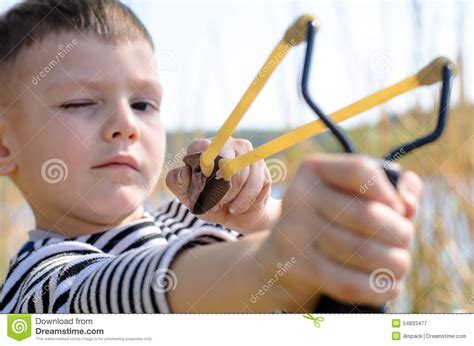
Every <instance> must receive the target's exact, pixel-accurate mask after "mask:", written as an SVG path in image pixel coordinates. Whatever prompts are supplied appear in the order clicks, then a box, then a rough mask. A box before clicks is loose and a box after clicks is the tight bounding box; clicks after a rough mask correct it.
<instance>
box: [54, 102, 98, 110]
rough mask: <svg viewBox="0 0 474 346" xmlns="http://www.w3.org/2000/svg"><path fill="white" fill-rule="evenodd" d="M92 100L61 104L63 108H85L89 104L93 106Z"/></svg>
mask: <svg viewBox="0 0 474 346" xmlns="http://www.w3.org/2000/svg"><path fill="white" fill-rule="evenodd" d="M92 105H93V103H92V102H78V103H66V104H63V105H61V108H64V109H77V108H83V107H87V106H92Z"/></svg>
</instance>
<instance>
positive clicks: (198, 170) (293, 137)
mask: <svg viewBox="0 0 474 346" xmlns="http://www.w3.org/2000/svg"><path fill="white" fill-rule="evenodd" d="M318 25H319V23H318V22H317V21H316V20H315V18H314V17H312V16H310V15H303V16H301V17H300V18H299V19H298V20H297V21H296V22H295V23H294V24H293V25H291V26H290V27H289V28H288V30H287V31H286V33H285V35H284V37H283V38H282V39H281V41H280V42H279V43H278V44H277V46H276V47H275V48H274V49H273V51H272V53H271V54H270V56H269V58H268V59H267V61H266V62H265V64H264V65H263V67H262V68H261V69H260V71H259V72H258V74H257V76H256V77H255V79H254V80H253V82H252V83H251V84H250V86H249V87H248V89H247V91H246V92H245V93H244V95H243V96H242V98H241V99H240V101H239V103H238V104H237V106H236V107H235V108H234V110H233V111H232V113H231V114H230V115H229V117H228V118H227V120H226V121H225V123H224V124H223V125H222V127H221V128H220V129H219V131H218V132H217V134H216V136H215V137H214V139H213V140H212V142H211V144H210V145H209V147H208V148H207V149H206V151H204V152H203V153H202V154H201V153H194V154H189V155H187V156H186V157H185V158H184V162H185V163H186V164H187V165H188V166H190V167H191V170H192V177H191V185H190V188H189V190H188V195H189V199H190V204H191V211H192V213H193V214H197V215H198V214H203V213H205V212H207V211H208V210H209V209H211V208H212V207H213V206H215V205H216V204H217V203H218V202H219V201H220V200H221V199H222V197H224V195H225V193H226V192H227V191H228V190H229V189H230V186H231V184H230V180H231V178H232V176H233V175H234V174H236V173H237V172H239V171H240V170H241V169H243V168H245V167H247V166H249V165H251V164H253V163H255V162H257V161H259V160H261V159H265V158H268V157H270V156H272V155H274V154H276V153H279V152H281V151H283V150H285V149H287V148H290V147H291V146H293V145H296V144H298V143H300V142H302V141H304V140H306V139H308V138H310V137H312V136H315V135H317V134H319V133H321V132H322V131H324V130H326V129H327V128H328V129H329V130H330V131H331V132H332V133H333V134H334V135H335V136H336V138H337V139H338V141H339V142H340V143H341V145H342V146H343V148H344V150H345V152H347V153H355V152H356V149H355V146H354V145H353V143H352V141H351V140H350V139H349V138H348V137H347V135H346V134H344V133H343V131H342V130H341V129H340V128H339V127H338V126H337V123H340V122H342V121H344V120H347V119H349V118H351V117H353V116H355V115H357V114H359V113H361V112H364V111H366V110H369V109H371V108H373V107H375V106H377V105H380V104H382V103H384V102H386V101H388V100H390V99H392V98H394V97H396V96H398V95H401V94H403V93H405V92H408V91H410V90H413V89H415V88H417V87H420V86H426V85H431V84H434V83H437V82H439V81H442V87H441V99H440V106H439V111H438V121H437V125H436V128H435V129H434V131H432V132H430V133H428V134H426V135H423V136H420V137H419V138H416V139H414V140H413V141H411V142H408V143H405V144H403V145H400V146H399V147H397V148H395V149H393V150H392V151H390V152H389V153H388V154H386V155H385V157H384V159H383V160H382V162H381V163H382V168H383V170H384V171H385V173H386V174H387V177H388V178H389V180H390V182H391V183H392V184H393V186H394V187H396V185H397V180H398V175H399V172H398V170H397V169H396V168H395V167H394V165H393V164H392V162H393V161H395V160H398V159H399V158H400V157H401V156H403V155H405V154H407V153H408V152H410V151H412V150H414V149H416V148H419V147H421V146H423V145H425V144H428V143H431V142H433V141H435V140H436V139H437V138H439V137H440V136H441V134H442V132H443V130H444V128H445V125H446V118H447V113H448V104H449V94H450V88H451V80H452V77H453V75H454V64H453V63H452V62H451V61H450V60H449V59H447V58H444V57H440V58H437V59H435V60H433V61H432V62H431V63H430V64H428V65H427V66H425V67H424V68H422V69H421V70H420V71H418V72H417V73H415V74H413V75H411V76H409V77H407V78H405V79H403V80H401V81H399V82H398V83H395V84H393V85H391V86H389V87H386V88H384V89H381V90H379V91H376V92H374V93H372V94H370V95H368V96H366V97H364V98H362V99H360V100H358V101H356V102H354V103H352V104H350V105H348V106H346V107H344V108H342V109H340V110H338V111H336V112H334V113H332V114H331V115H330V116H327V115H325V114H324V112H323V111H322V110H321V109H320V108H319V107H318V105H317V104H316V103H315V102H314V100H313V99H312V98H311V96H310V94H309V91H308V78H309V73H310V66H311V57H312V51H313V43H314V37H315V34H316V31H317V29H318ZM304 40H307V46H306V54H305V60H304V67H303V76H302V82H301V88H302V92H303V97H304V99H305V101H306V103H307V104H308V105H309V107H310V108H311V109H312V110H313V111H314V112H315V113H316V114H317V115H318V118H319V119H316V120H314V121H312V122H310V123H308V124H306V125H303V126H300V127H297V128H295V129H293V130H291V131H289V132H287V133H285V134H283V135H281V136H280V137H277V138H275V139H273V140H271V141H269V142H267V143H265V144H263V145H261V146H259V147H258V148H256V149H254V150H252V151H250V152H247V153H246V154H244V155H241V156H238V157H236V158H234V159H224V158H222V157H220V156H219V155H218V153H219V152H220V151H221V149H222V147H223V146H224V144H225V143H226V141H227V140H228V139H229V137H230V136H231V134H232V133H233V132H234V130H235V128H236V127H237V125H238V124H239V122H240V120H241V119H242V117H243V116H244V114H245V112H246V111H247V110H248V108H249V107H250V105H251V104H252V102H253V101H254V100H255V98H256V97H257V96H258V94H259V92H260V91H261V90H262V88H263V86H264V85H265V83H266V82H267V80H268V79H269V78H270V76H271V74H272V73H273V71H274V70H275V69H276V67H277V66H278V64H279V63H280V62H281V61H282V60H283V58H284V57H285V56H286V54H287V53H288V51H289V50H290V49H291V48H292V47H293V46H296V45H298V44H299V43H301V42H303V41H304ZM217 171H220V174H221V175H222V179H216V177H215V176H216V173H217ZM316 311H318V312H383V311H384V308H370V307H363V306H357V307H354V306H352V305H347V304H342V303H339V302H336V301H334V300H332V299H331V298H328V297H324V296H323V297H321V299H320V301H319V305H318V307H317V308H316Z"/></svg>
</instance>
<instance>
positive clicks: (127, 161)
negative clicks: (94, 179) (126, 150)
mask: <svg viewBox="0 0 474 346" xmlns="http://www.w3.org/2000/svg"><path fill="white" fill-rule="evenodd" d="M92 168H94V169H97V168H107V169H115V170H117V169H120V170H123V169H125V170H129V169H133V170H135V171H137V172H138V171H139V169H138V162H137V160H136V159H135V158H134V157H133V156H131V155H129V154H119V155H116V156H114V157H111V158H110V159H108V160H105V161H104V162H102V163H100V164H98V165H96V166H94V167H92Z"/></svg>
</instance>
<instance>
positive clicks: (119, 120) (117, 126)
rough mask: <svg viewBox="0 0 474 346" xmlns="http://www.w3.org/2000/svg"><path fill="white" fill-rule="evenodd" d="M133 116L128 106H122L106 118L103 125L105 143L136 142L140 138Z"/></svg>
mask: <svg viewBox="0 0 474 346" xmlns="http://www.w3.org/2000/svg"><path fill="white" fill-rule="evenodd" d="M135 117H136V116H135V114H134V113H133V110H132V109H131V108H130V106H129V105H128V103H127V104H122V105H120V106H119V107H117V108H116V109H115V110H114V111H112V113H111V114H110V115H109V116H108V119H107V121H106V123H105V127H104V131H103V136H104V139H105V140H106V141H113V140H130V141H133V142H135V141H137V140H138V138H140V129H139V128H138V125H137V122H136V119H135Z"/></svg>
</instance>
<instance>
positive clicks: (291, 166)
mask: <svg viewBox="0 0 474 346" xmlns="http://www.w3.org/2000/svg"><path fill="white" fill-rule="evenodd" d="M16 2H17V1H5V0H2V1H1V2H0V11H1V12H3V11H5V10H7V9H8V8H9V7H11V6H12V5H14V4H15V3H16ZM123 2H124V3H126V4H127V5H129V6H130V7H131V8H132V9H133V10H134V11H135V12H136V13H137V15H138V16H139V17H140V18H141V20H142V21H143V22H144V23H145V25H146V27H147V28H148V30H149V31H150V33H151V35H152V37H153V39H154V41H155V45H156V54H155V64H154V66H155V68H156V69H157V70H158V72H159V74H160V76H161V77H160V78H161V80H162V84H163V86H164V100H163V107H162V117H163V122H164V124H165V126H166V128H167V131H168V137H167V155H166V163H165V167H164V170H163V172H162V174H161V179H160V181H159V183H158V186H157V188H156V191H155V193H154V194H153V196H152V197H151V198H150V202H149V203H150V204H151V205H152V206H153V207H156V206H158V205H159V204H160V203H162V202H163V201H165V200H167V199H169V198H170V197H171V196H170V194H169V191H167V189H166V186H165V185H164V179H163V178H164V177H165V176H166V173H167V172H168V171H169V170H170V169H171V168H173V167H175V166H178V165H181V164H182V158H183V157H184V155H185V153H186V147H187V146H188V144H189V142H190V141H191V140H192V139H193V138H198V137H211V136H213V135H214V133H215V132H216V131H217V130H218V129H219V127H220V126H221V125H222V123H223V122H224V121H225V119H226V118H227V116H228V115H229V114H230V112H231V111H232V109H233V107H234V106H235V105H236V103H237V102H238V101H239V99H240V97H241V96H242V94H243V92H244V91H245V90H246V88H247V86H248V85H249V84H250V83H251V82H252V80H253V79H254V77H255V75H256V73H257V72H258V70H259V68H260V67H261V66H262V64H263V63H264V62H265V60H266V58H267V57H268V54H269V53H270V51H271V50H272V49H273V47H274V45H276V43H277V42H278V41H279V40H280V38H281V37H282V35H283V33H284V32H285V30H286V28H287V27H288V26H289V25H290V24H291V23H293V21H294V20H295V19H296V18H297V17H298V16H299V15H301V14H303V13H310V14H313V15H315V16H316V17H317V18H318V19H319V21H320V23H321V27H320V30H319V32H318V34H317V37H316V42H315V50H314V62H313V67H312V74H311V76H310V90H311V92H312V94H313V95H314V97H315V100H316V101H317V102H318V103H319V104H320V106H321V108H322V109H323V110H325V111H326V112H328V113H331V112H333V111H336V110H338V109H340V108H342V107H343V106H346V105H348V104H350V103H351V102H353V101H356V100H358V99H359V98H361V97H364V96H366V95H368V94H370V93H372V92H374V91H376V90H378V89H380V88H382V87H384V86H388V85H390V84H393V83H394V82H397V81H399V80H401V79H403V78H405V77H407V76H408V75H410V74H412V73H414V72H416V71H417V70H419V69H420V68H421V67H423V66H424V65H426V64H427V63H429V62H430V61H431V60H433V59H434V58H436V57H438V56H440V55H442V56H446V57H448V58H450V59H451V60H452V61H453V62H455V63H456V65H457V67H458V74H457V76H456V78H455V80H454V84H453V88H452V94H451V105H450V110H449V118H448V124H447V129H446V132H445V133H444V135H443V136H442V138H441V139H439V140H438V141H437V142H435V143H434V144H431V145H428V146H426V147H423V148H421V149H419V150H416V151H415V152H413V153H410V154H409V155H407V156H406V157H403V158H402V160H401V162H400V163H401V164H402V165H403V167H404V168H405V169H410V170H413V171H415V172H416V173H418V174H419V175H420V176H421V177H422V178H423V180H424V182H425V193H424V197H423V201H422V204H421V205H420V208H419V212H418V215H417V218H416V222H417V230H418V232H417V234H416V240H415V242H414V245H413V249H412V253H413V256H414V258H413V269H412V271H411V274H410V275H409V277H408V278H407V281H406V287H405V291H404V293H403V294H402V296H401V297H400V298H398V299H397V300H396V301H394V302H392V303H391V306H390V309H391V310H392V311H394V312H462V311H468V312H473V311H474V274H473V264H474V257H473V253H474V208H473V201H474V156H473V153H474V151H473V144H474V143H473V142H474V141H473V124H474V123H473V115H474V88H473V73H474V72H473V66H472V61H473V58H474V56H473V42H474V41H473V37H472V32H473V24H472V23H473V3H472V2H471V1H364V2H359V1H339V2H333V1H331V2H329V1H327V2H322V1H297V2H289V1H275V2H264V1H251V2H250V1H247V2H243V1H239V2H226V3H219V2H217V1H212V2H208V1H192V2H191V1H173V2H171V1H169V2H165V1H141V0H135V1H123ZM304 50H305V44H302V45H301V46H298V47H295V48H293V49H292V50H291V51H290V52H289V53H288V55H287V57H286V58H285V60H284V61H282V63H281V64H280V66H279V67H278V68H277V70H276V71H275V73H274V75H273V76H272V77H271V78H270V80H269V81H268V83H267V85H266V87H265V88H264V89H263V91H262V92H261V94H260V95H259V97H258V98H257V100H256V101H255V102H254V104H253V105H252V106H251V108H250V109H249V111H248V113H247V114H246V116H245V117H244V119H243V120H242V122H241V124H240V125H239V128H238V131H237V132H236V133H235V135H234V137H242V138H246V139H249V140H250V141H251V142H252V143H253V145H254V147H256V146H258V145H260V144H262V143H265V142H267V141H268V140H269V139H271V138H273V137H276V136H278V135H279V134H282V133H284V132H286V131H288V130H290V129H292V128H294V127H296V126H299V125H302V124H305V123H307V122H309V121H311V120H314V114H312V113H311V112H310V111H309V110H308V107H307V106H306V105H305V103H304V102H303V100H302V97H301V93H300V91H299V83H300V77H301V68H302V62H303V54H304ZM439 91H440V85H439V84H437V85H433V86H429V87H424V88H420V89H417V90H415V91H412V92H409V93H407V94H404V95H401V96H399V97H397V98H396V99H394V100H391V101H389V102H387V103H385V104H383V105H381V106H379V107H376V108H374V109H373V110H371V111H367V112H365V113H363V114H361V115H359V116H358V117H356V118H353V119H351V120H348V121H346V122H344V123H342V125H341V126H342V128H343V129H345V130H346V131H347V132H348V134H349V136H350V137H351V138H352V139H353V141H354V142H355V143H356V144H357V147H358V149H359V150H360V151H361V152H363V153H367V154H369V155H372V156H378V157H381V156H382V155H383V154H385V153H386V152H387V151H388V150H390V149H391V148H393V147H394V146H395V145H397V144H400V143H403V142H407V141H409V140H411V139H412V138H414V137H418V136H420V135H421V134H424V133H426V132H427V131H429V130H432V129H434V127H435V124H436V120H437V108H438V103H439ZM311 152H331V153H336V152H341V148H340V146H339V144H338V142H336V141H335V139H334V138H333V137H332V136H331V135H330V134H329V133H327V132H325V133H322V134H321V135H319V136H317V137H315V138H312V139H309V140H307V141H304V142H302V143H301V144H299V145H297V146H295V147H293V148H291V149H289V150H286V151H285V152H284V153H281V154H279V155H276V156H274V157H272V158H269V159H267V165H268V167H269V168H270V170H271V172H272V178H273V190H272V194H273V195H274V196H275V197H279V196H281V194H282V192H283V191H284V190H285V188H286V186H287V184H288V182H289V181H290V180H291V178H292V176H293V174H294V172H295V170H296V168H297V167H298V165H299V163H300V162H301V161H302V160H303V159H304V157H305V156H306V155H307V154H309V153H311ZM33 227H34V219H33V216H32V213H31V211H30V209H29V207H28V205H27V203H26V201H25V200H24V198H23V197H22V196H21V194H20V193H19V191H18V190H17V189H16V188H15V187H14V186H13V184H11V183H10V182H9V180H8V179H7V178H5V177H0V232H1V233H0V249H1V253H0V279H2V280H1V281H3V277H4V275H5V273H6V270H7V268H8V261H9V258H10V257H12V256H13V255H14V254H15V253H16V252H17V251H18V249H19V247H20V246H21V244H22V243H23V242H24V241H25V240H26V237H27V231H28V230H29V229H31V228H33Z"/></svg>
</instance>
